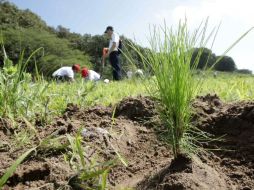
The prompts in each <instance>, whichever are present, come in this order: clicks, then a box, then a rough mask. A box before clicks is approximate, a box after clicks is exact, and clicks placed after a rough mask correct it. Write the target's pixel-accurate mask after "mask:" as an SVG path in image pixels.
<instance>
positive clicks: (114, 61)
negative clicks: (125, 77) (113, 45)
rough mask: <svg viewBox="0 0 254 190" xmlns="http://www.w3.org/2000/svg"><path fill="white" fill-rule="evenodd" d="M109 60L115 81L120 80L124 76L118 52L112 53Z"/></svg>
mask: <svg viewBox="0 0 254 190" xmlns="http://www.w3.org/2000/svg"><path fill="white" fill-rule="evenodd" d="M109 60H110V63H111V65H112V67H113V80H120V79H121V78H122V74H121V65H120V60H119V54H118V51H113V52H111V53H110V55H109Z"/></svg>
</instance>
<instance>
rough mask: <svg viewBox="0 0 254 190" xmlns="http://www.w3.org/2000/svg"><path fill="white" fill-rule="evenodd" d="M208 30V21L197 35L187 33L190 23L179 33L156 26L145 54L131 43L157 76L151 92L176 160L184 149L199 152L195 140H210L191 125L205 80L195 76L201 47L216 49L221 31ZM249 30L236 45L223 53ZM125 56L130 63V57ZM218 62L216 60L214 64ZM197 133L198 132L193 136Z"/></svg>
mask: <svg viewBox="0 0 254 190" xmlns="http://www.w3.org/2000/svg"><path fill="white" fill-rule="evenodd" d="M207 28H208V19H207V21H206V22H204V23H201V25H200V26H199V27H198V28H197V29H196V30H194V32H190V31H189V30H188V27H187V21H185V22H181V21H180V22H179V25H178V27H177V29H176V30H174V29H173V28H168V27H167V26H166V24H165V25H164V26H163V27H156V26H155V27H154V28H153V29H152V30H151V35H150V39H149V43H150V48H149V49H148V50H147V51H146V52H141V51H140V50H139V49H138V48H137V47H136V46H135V45H134V44H131V43H130V44H129V46H130V47H131V48H132V49H134V50H135V51H136V52H137V53H138V54H139V56H140V58H141V59H142V62H143V64H144V67H145V68H147V70H148V71H149V72H150V73H151V74H152V75H154V77H152V79H154V81H153V82H151V83H149V84H150V85H148V89H152V91H151V92H152V96H156V97H157V98H158V99H159V101H160V103H159V110H160V114H161V118H162V120H163V121H164V123H165V126H166V127H167V129H168V136H167V141H168V142H169V143H170V144H171V145H172V149H173V154H174V157H175V158H176V157H177V156H178V155H179V154H180V153H181V150H183V149H185V150H186V149H188V150H191V149H193V151H194V152H196V151H195V150H194V149H196V148H197V147H196V146H191V145H194V144H193V142H195V141H198V139H195V138H201V139H202V140H203V139H204V138H207V140H211V139H209V137H208V136H207V134H205V133H203V132H202V131H197V130H195V128H194V126H192V125H191V122H190V119H191V101H192V100H193V98H194V97H195V96H196V94H197V93H198V92H199V90H200V87H201V84H202V82H203V81H204V79H203V78H202V77H201V78H199V77H194V73H195V70H196V68H197V65H198V62H199V58H200V56H201V54H202V51H203V48H202V47H206V46H207V44H208V43H210V41H211V44H212V45H211V46H213V43H214V41H215V38H216V35H217V31H218V28H217V29H216V28H214V30H212V32H210V33H209V34H208V35H207ZM250 30H252V29H250ZM250 30H249V31H250ZM249 31H247V32H246V33H245V34H244V35H242V36H241V37H240V38H239V39H238V40H237V41H236V42H235V43H233V45H232V46H230V47H229V48H228V49H227V50H226V51H225V53H224V54H226V53H227V52H228V51H229V50H230V49H231V48H232V47H233V46H234V45H236V44H237V42H239V41H240V40H241V39H242V38H243V37H244V36H245V35H247V33H248V32H249ZM206 36H207V37H206ZM195 47H201V48H200V51H199V53H198V56H196V58H195V60H194V63H193V62H191V59H192V55H193V51H194V48H195ZM126 56H127V58H128V60H130V61H131V58H130V57H128V55H126ZM218 61H219V60H216V62H215V63H214V65H215V64H216V63H217V62H218ZM151 85H152V86H151ZM154 89H155V91H154ZM194 130H195V133H192V131H194ZM190 133H192V134H191V135H190ZM193 134H195V135H193Z"/></svg>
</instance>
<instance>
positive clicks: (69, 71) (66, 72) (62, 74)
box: [52, 64, 80, 82]
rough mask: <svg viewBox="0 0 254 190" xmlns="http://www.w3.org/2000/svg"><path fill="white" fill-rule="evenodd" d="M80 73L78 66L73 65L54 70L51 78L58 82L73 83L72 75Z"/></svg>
mask: <svg viewBox="0 0 254 190" xmlns="http://www.w3.org/2000/svg"><path fill="white" fill-rule="evenodd" d="M79 71H80V65H78V64H75V65H73V66H72V67H61V68H60V69H58V70H56V71H55V72H54V73H53V74H52V76H53V77H54V78H55V79H56V80H57V81H58V82H59V81H62V82H64V81H70V82H73V81H74V74H75V73H78V72H79Z"/></svg>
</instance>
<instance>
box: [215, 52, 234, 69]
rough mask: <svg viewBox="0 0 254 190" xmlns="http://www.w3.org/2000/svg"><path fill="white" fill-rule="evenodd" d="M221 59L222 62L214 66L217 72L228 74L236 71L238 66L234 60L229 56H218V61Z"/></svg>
mask: <svg viewBox="0 0 254 190" xmlns="http://www.w3.org/2000/svg"><path fill="white" fill-rule="evenodd" d="M218 59H220V61H219V62H218V63H217V64H216V65H215V66H214V69H215V70H217V71H226V72H233V71H235V70H236V69H237V68H236V64H235V62H234V60H233V59H232V58H231V57H229V56H223V57H221V56H217V57H216V60H218Z"/></svg>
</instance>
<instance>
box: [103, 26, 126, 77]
mask: <svg viewBox="0 0 254 190" xmlns="http://www.w3.org/2000/svg"><path fill="white" fill-rule="evenodd" d="M104 33H105V34H107V36H108V37H109V39H110V40H109V47H108V51H107V54H106V55H105V56H104V57H109V60H110V63H111V66H112V67H113V80H120V79H121V78H122V74H121V65H120V60H119V52H118V47H119V43H120V37H119V35H118V34H117V33H115V32H114V29H113V27H112V26H108V27H107V28H106V31H105V32H104Z"/></svg>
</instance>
